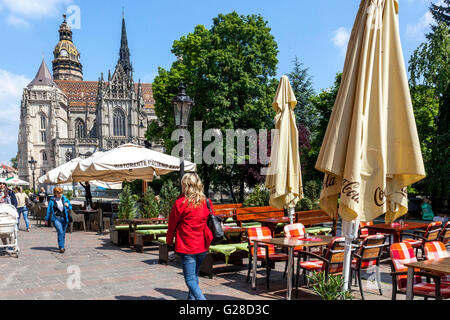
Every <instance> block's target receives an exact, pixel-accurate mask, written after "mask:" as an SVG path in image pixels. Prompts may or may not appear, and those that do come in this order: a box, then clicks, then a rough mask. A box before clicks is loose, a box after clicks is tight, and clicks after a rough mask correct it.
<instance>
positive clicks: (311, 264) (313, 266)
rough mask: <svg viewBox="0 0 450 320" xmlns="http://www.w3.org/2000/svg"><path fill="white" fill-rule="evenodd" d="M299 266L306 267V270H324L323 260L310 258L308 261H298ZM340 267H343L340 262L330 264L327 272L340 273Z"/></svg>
mask: <svg viewBox="0 0 450 320" xmlns="http://www.w3.org/2000/svg"><path fill="white" fill-rule="evenodd" d="M300 267H301V268H303V269H306V270H308V271H316V272H321V271H325V269H326V264H325V263H323V261H321V260H310V261H303V262H300ZM342 269H343V266H342V264H332V265H331V266H330V270H329V273H340V272H342Z"/></svg>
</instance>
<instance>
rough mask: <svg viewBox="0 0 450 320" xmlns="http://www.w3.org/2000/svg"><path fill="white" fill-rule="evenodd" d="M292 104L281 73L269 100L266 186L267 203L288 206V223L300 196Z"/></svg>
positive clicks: (296, 141)
mask: <svg viewBox="0 0 450 320" xmlns="http://www.w3.org/2000/svg"><path fill="white" fill-rule="evenodd" d="M296 105H297V99H296V98H295V95H294V92H293V91H292V88H291V84H290V82H289V79H288V77H287V76H283V77H281V80H280V83H279V85H278V89H277V92H276V94H275V98H274V100H273V103H272V106H273V108H274V110H275V111H276V112H277V115H276V117H275V129H276V130H277V135H276V136H275V139H274V141H273V142H272V153H271V155H270V164H269V174H268V175H267V177H266V187H267V188H268V189H269V190H270V205H271V206H273V207H275V208H278V209H283V208H286V209H288V210H289V221H290V223H291V224H292V221H293V217H294V211H295V205H296V204H297V202H298V201H299V200H300V199H301V198H302V197H303V195H302V191H301V190H302V176H301V170H300V154H299V152H298V130H297V125H296V124H295V115H294V108H295V106H296Z"/></svg>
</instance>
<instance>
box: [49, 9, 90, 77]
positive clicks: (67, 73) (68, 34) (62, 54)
mask: <svg viewBox="0 0 450 320" xmlns="http://www.w3.org/2000/svg"><path fill="white" fill-rule="evenodd" d="M63 17H64V21H63V23H62V24H61V26H60V27H59V42H58V44H57V45H56V46H55V50H54V51H53V55H54V60H53V62H52V63H53V79H55V80H75V81H82V80H83V67H82V65H81V62H80V53H79V52H78V50H77V48H76V47H75V45H74V44H73V42H72V30H71V29H70V26H69V25H68V24H67V21H66V15H65V14H64V15H63Z"/></svg>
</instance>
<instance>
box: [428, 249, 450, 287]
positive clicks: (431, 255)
mask: <svg viewBox="0 0 450 320" xmlns="http://www.w3.org/2000/svg"><path fill="white" fill-rule="evenodd" d="M449 256H450V254H449V253H448V251H447V248H446V247H445V245H444V244H443V243H442V242H439V241H431V242H426V243H425V257H426V259H427V260H437V259H441V258H447V257H449ZM447 282H450V275H449V274H447V275H444V276H442V277H441V284H446V283H447Z"/></svg>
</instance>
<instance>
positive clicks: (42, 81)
mask: <svg viewBox="0 0 450 320" xmlns="http://www.w3.org/2000/svg"><path fill="white" fill-rule="evenodd" d="M54 85H55V83H54V82H53V78H52V75H51V74H50V71H49V70H48V67H47V64H46V63H45V61H44V59H42V63H41V66H40V67H39V70H38V72H37V73H36V76H35V77H34V79H33V81H31V82H30V84H29V85H28V86H27V88H30V87H32V86H50V87H53V86H54Z"/></svg>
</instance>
